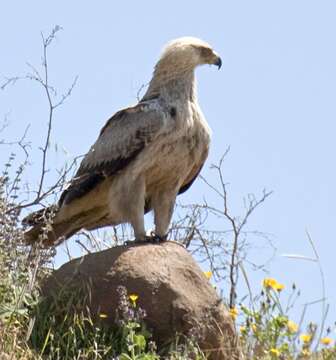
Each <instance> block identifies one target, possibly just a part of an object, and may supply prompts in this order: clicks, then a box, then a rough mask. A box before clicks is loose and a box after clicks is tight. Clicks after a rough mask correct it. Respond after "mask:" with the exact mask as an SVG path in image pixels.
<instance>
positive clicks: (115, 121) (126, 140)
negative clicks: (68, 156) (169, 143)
mask: <svg viewBox="0 0 336 360" xmlns="http://www.w3.org/2000/svg"><path fill="white" fill-rule="evenodd" d="M168 118H169V117H168V114H167V113H166V112H165V111H164V109H163V107H162V106H161V105H160V103H159V101H158V100H157V99H155V100H151V101H148V102H143V103H139V104H137V105H136V106H134V107H129V108H126V109H124V110H121V111H119V112H117V113H116V114H114V115H113V116H112V117H111V118H110V119H109V120H108V121H107V123H106V124H105V125H104V127H103V128H102V130H101V131H100V135H99V137H98V139H97V140H96V142H95V143H94V144H93V145H92V147H91V149H90V150H89V152H88V153H87V154H86V155H85V157H84V159H83V160H82V162H81V164H80V167H79V169H78V171H77V173H76V175H75V177H74V178H73V180H72V181H71V183H70V185H69V187H68V188H67V189H66V190H65V191H64V192H63V193H62V195H61V198H60V201H59V204H60V205H62V204H64V203H65V204H67V203H69V202H71V201H72V200H74V199H75V198H78V197H81V196H83V195H85V194H86V193H87V192H89V191H91V190H92V189H93V188H94V187H95V186H96V185H97V184H99V183H100V182H102V181H103V180H104V179H106V178H107V177H109V176H112V175H114V174H116V173H117V172H118V171H120V170H122V169H124V168H125V167H126V166H127V165H128V164H130V163H131V162H132V161H133V160H134V159H135V158H136V157H137V156H138V155H139V153H141V151H142V150H143V149H144V148H145V147H146V146H147V145H148V144H149V143H151V142H152V141H153V140H154V139H155V138H156V137H157V136H158V135H159V134H161V133H163V132H164V131H166V129H167V119H168Z"/></svg>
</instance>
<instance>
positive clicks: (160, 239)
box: [146, 231, 168, 244]
mask: <svg viewBox="0 0 336 360" xmlns="http://www.w3.org/2000/svg"><path fill="white" fill-rule="evenodd" d="M167 236H168V235H164V236H159V235H157V234H155V233H154V232H153V231H152V232H151V235H150V236H146V241H148V242H151V243H153V244H159V243H161V242H164V241H166V240H167Z"/></svg>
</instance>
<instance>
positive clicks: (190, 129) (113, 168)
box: [23, 37, 222, 246]
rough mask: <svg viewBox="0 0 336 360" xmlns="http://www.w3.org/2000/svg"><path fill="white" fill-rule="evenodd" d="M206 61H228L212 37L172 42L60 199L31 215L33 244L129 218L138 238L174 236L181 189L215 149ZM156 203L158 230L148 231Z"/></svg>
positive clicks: (27, 220) (106, 127) (56, 241)
mask: <svg viewBox="0 0 336 360" xmlns="http://www.w3.org/2000/svg"><path fill="white" fill-rule="evenodd" d="M202 64H214V65H217V66H218V68H220V67H221V64H222V61H221V58H220V57H219V56H218V54H217V53H216V52H215V51H214V50H213V49H212V48H211V46H210V45H209V44H207V43H206V42H204V41H202V40H199V39H196V38H192V37H183V38H179V39H176V40H174V41H171V42H170V43H168V44H167V45H166V47H165V48H164V50H163V52H162V55H161V57H160V59H159V61H158V62H157V64H156V65H155V69H154V73H153V77H152V79H151V81H150V83H149V86H148V90H147V91H146V93H145V95H144V96H143V98H142V99H141V100H140V101H139V102H138V103H137V104H136V105H135V106H131V107H128V108H125V109H123V110H120V111H118V112H117V113H116V114H114V115H113V116H112V117H111V118H110V119H109V120H108V121H107V123H106V124H105V125H104V127H103V128H102V130H101V131H100V134H99V136H98V139H97V141H96V142H95V143H94V144H93V146H92V147H91V149H90V150H89V152H88V153H87V154H86V155H85V157H84V158H83V160H82V162H81V164H80V167H79V169H78V171H77V173H76V175H75V176H74V178H73V179H72V180H71V181H70V183H69V185H68V187H67V188H66V189H65V190H64V191H63V193H62V194H61V196H60V199H59V201H58V204H57V205H54V206H51V207H49V208H47V209H43V210H40V211H37V212H35V213H32V214H30V215H29V216H27V217H26V218H25V219H24V220H23V223H24V224H26V225H30V226H31V228H30V229H28V230H27V231H26V232H25V240H26V242H27V243H30V244H31V243H34V242H36V241H38V240H39V239H40V241H42V243H43V244H44V245H46V246H48V245H56V244H59V243H60V242H61V241H63V240H65V239H67V238H69V237H70V236H72V235H73V234H75V233H76V232H77V231H79V230H80V229H87V230H93V229H97V228H100V227H103V226H107V225H117V224H121V223H129V224H131V225H132V227H133V229H134V235H135V239H136V241H149V240H156V241H160V240H164V239H165V238H166V235H167V231H168V228H169V223H170V220H171V217H172V212H173V208H174V204H175V199H176V196H177V195H178V194H181V193H183V192H185V191H186V190H187V189H188V188H189V187H190V186H191V184H192V183H193V182H194V180H195V178H196V177H197V175H198V174H199V172H200V170H201V168H202V166H203V164H204V162H205V160H206V158H207V155H208V150H209V143H210V128H209V126H208V124H207V122H206V120H205V118H204V115H203V114H202V111H201V109H200V106H199V104H198V101H197V93H196V85H195V74H194V71H195V68H196V67H197V66H198V65H202ZM151 210H153V212H154V223H155V230H154V233H153V234H152V235H151V236H146V230H145V226H144V214H145V213H147V212H148V211H151ZM46 222H48V225H46Z"/></svg>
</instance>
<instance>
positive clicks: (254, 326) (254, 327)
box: [251, 324, 258, 333]
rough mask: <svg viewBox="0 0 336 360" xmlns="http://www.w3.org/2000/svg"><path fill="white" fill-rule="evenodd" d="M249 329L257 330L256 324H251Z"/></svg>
mask: <svg viewBox="0 0 336 360" xmlns="http://www.w3.org/2000/svg"><path fill="white" fill-rule="evenodd" d="M251 329H252V331H253V332H254V333H255V332H257V330H258V328H257V325H256V324H252V325H251Z"/></svg>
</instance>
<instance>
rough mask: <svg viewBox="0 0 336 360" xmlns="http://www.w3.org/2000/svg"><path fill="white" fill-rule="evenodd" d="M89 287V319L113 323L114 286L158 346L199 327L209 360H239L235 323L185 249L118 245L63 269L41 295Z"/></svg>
mask: <svg viewBox="0 0 336 360" xmlns="http://www.w3.org/2000/svg"><path fill="white" fill-rule="evenodd" d="M83 282H85V283H86V284H89V285H88V286H89V291H90V297H89V298H90V300H89V303H88V306H89V308H90V310H91V313H92V314H99V313H104V314H106V315H107V318H106V319H105V320H106V321H110V322H111V323H113V322H114V319H115V314H116V308H117V306H118V295H117V291H116V289H117V287H118V286H119V285H123V286H125V287H126V288H127V291H128V293H129V294H131V293H135V294H137V295H138V296H139V298H138V300H137V303H138V305H139V306H140V307H142V308H143V309H145V310H146V312H147V317H146V319H145V322H146V323H147V325H148V327H149V328H150V329H151V330H152V331H153V335H154V340H156V342H157V343H158V344H159V345H160V344H163V343H167V342H169V340H170V339H172V338H174V336H175V334H176V333H182V334H185V335H187V334H188V332H189V331H190V329H191V328H195V326H196V328H198V329H199V330H198V331H199V332H200V335H201V341H200V343H199V345H200V347H201V349H202V350H203V351H206V352H208V353H209V355H210V356H209V359H215V360H222V359H223V360H224V359H225V360H228V359H238V358H239V356H238V350H237V345H236V335H235V330H234V324H233V322H232V319H231V317H230V315H229V312H228V310H227V308H226V307H225V306H224V305H223V303H222V302H221V300H220V298H219V297H218V295H217V293H216V291H215V289H214V288H213V287H212V285H211V284H210V282H209V281H208V280H207V278H206V277H205V275H204V274H203V272H202V271H201V269H200V268H199V266H198V265H197V263H196V262H195V261H194V259H193V258H192V256H191V255H190V254H189V253H188V252H187V250H186V249H185V248H184V247H183V246H181V245H179V244H177V243H175V242H165V243H162V244H157V245H156V244H155V245H154V244H144V245H128V246H117V247H114V248H111V249H108V250H105V251H101V252H98V253H92V254H89V255H86V256H84V257H81V258H78V259H75V260H72V261H70V262H68V263H66V264H64V265H63V266H62V267H61V268H60V269H58V270H56V271H55V272H54V274H53V275H52V276H51V277H50V278H49V279H48V280H47V282H46V283H45V286H44V289H43V293H44V294H45V295H51V294H53V295H54V294H57V293H58V292H59V291H60V289H61V288H62V287H63V288H64V284H66V286H71V287H73V286H75V287H76V286H80V284H83Z"/></svg>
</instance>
